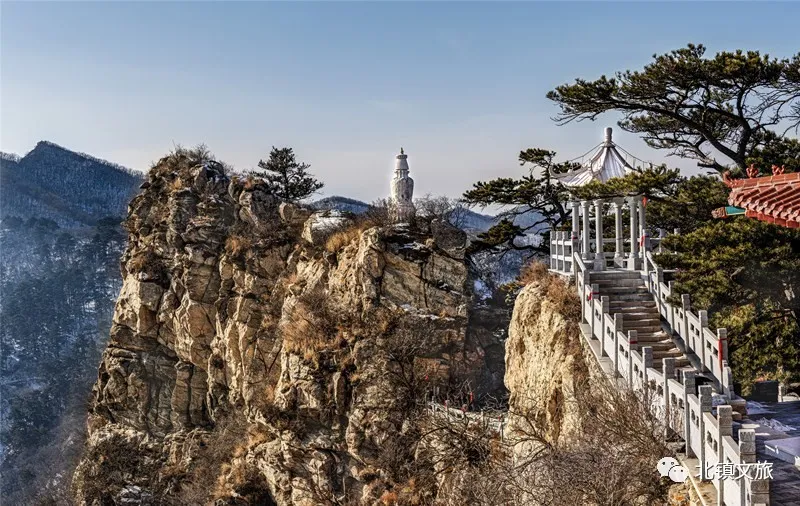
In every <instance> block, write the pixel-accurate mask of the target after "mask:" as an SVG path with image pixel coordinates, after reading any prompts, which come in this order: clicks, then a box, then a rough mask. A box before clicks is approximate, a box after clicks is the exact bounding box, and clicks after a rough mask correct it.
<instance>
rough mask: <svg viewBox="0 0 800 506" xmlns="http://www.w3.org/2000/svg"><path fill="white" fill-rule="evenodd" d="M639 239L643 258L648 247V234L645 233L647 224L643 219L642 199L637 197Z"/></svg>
mask: <svg viewBox="0 0 800 506" xmlns="http://www.w3.org/2000/svg"><path fill="white" fill-rule="evenodd" d="M638 201H639V240H640V241H641V245H640V250H641V251H640V255H641V256H642V258H645V255H646V252H647V250H649V249H650V235H649V234H648V233H647V225H646V223H645V220H644V199H642V198H641V197H639V199H638Z"/></svg>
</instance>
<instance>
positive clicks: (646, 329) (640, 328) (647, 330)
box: [622, 320, 661, 334]
mask: <svg viewBox="0 0 800 506" xmlns="http://www.w3.org/2000/svg"><path fill="white" fill-rule="evenodd" d="M629 330H635V331H636V332H638V333H639V334H652V333H654V332H658V331H660V330H661V324H660V323H657V324H655V325H636V324H633V325H631V324H629V323H626V322H625V321H624V320H623V321H622V331H623V332H628V331H629Z"/></svg>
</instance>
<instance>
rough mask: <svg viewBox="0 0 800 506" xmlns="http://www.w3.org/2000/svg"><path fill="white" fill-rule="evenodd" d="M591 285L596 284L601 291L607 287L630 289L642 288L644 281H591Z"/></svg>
mask: <svg viewBox="0 0 800 506" xmlns="http://www.w3.org/2000/svg"><path fill="white" fill-rule="evenodd" d="M591 282H592V283H593V284H597V285H598V286H599V287H600V288H601V289H603V288H605V287H608V286H619V287H623V286H631V287H639V286H641V287H644V286H645V285H644V281H642V280H641V279H639V278H637V279H592V281H591Z"/></svg>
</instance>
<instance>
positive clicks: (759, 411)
mask: <svg viewBox="0 0 800 506" xmlns="http://www.w3.org/2000/svg"><path fill="white" fill-rule="evenodd" d="M770 413H772V411H770V410H769V409H768V408H767V406H764V405H763V404H761V403H760V402H756V401H747V414H748V416H754V415H766V414H770Z"/></svg>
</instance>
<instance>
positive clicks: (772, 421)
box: [755, 418, 796, 432]
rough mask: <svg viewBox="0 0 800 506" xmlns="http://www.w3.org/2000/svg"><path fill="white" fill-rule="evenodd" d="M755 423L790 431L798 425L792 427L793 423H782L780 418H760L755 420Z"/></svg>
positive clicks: (781, 430)
mask: <svg viewBox="0 0 800 506" xmlns="http://www.w3.org/2000/svg"><path fill="white" fill-rule="evenodd" d="M755 423H757V424H759V425H762V426H764V427H769V428H770V429H773V430H777V431H780V432H790V431H793V430H795V429H796V427H792V426H791V425H786V424H785V423H782V422H781V421H780V420H775V419H773V418H760V419H758V420H756V421H755Z"/></svg>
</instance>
